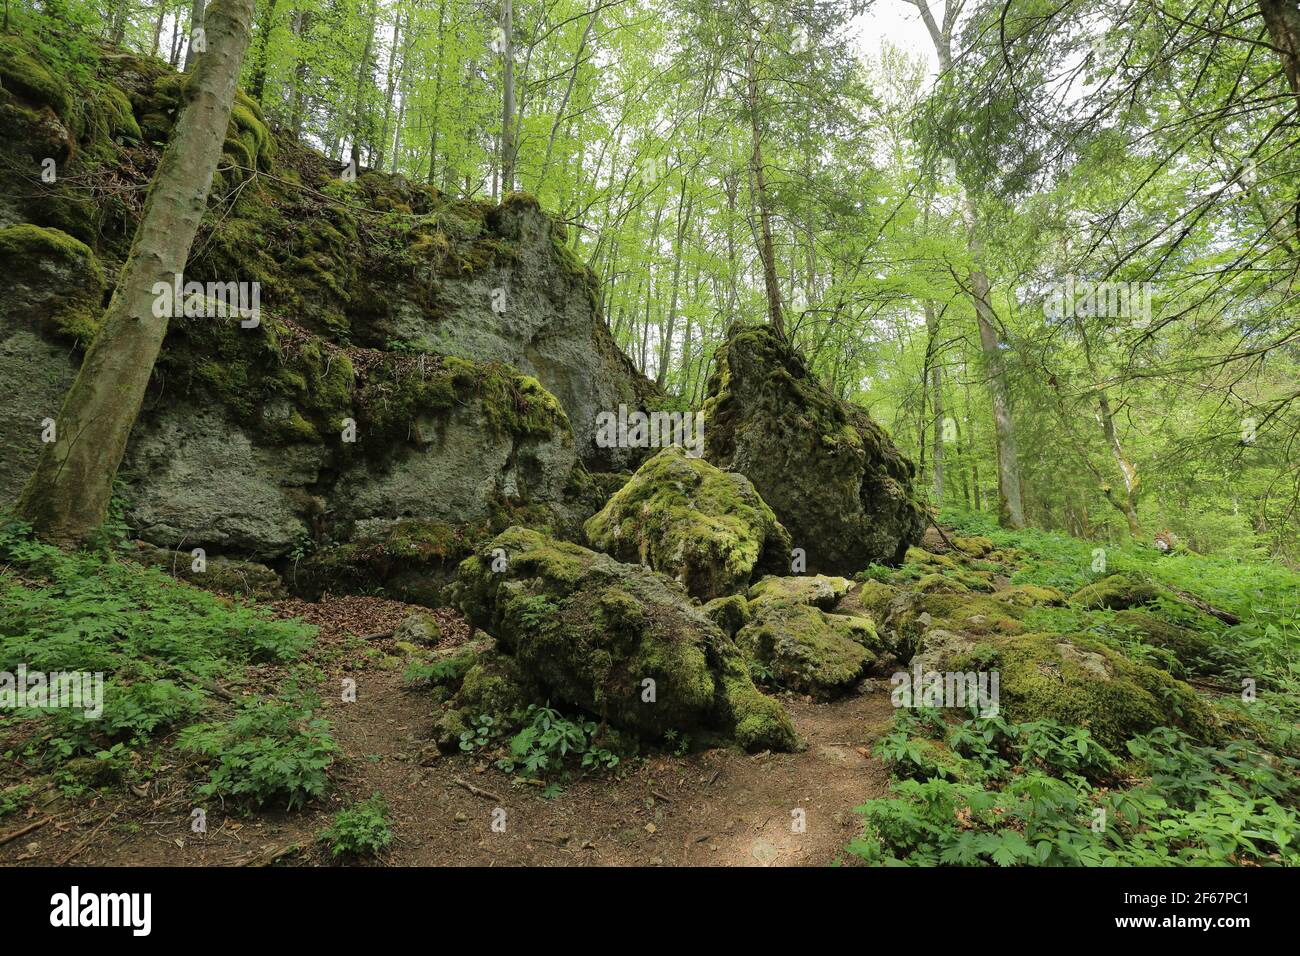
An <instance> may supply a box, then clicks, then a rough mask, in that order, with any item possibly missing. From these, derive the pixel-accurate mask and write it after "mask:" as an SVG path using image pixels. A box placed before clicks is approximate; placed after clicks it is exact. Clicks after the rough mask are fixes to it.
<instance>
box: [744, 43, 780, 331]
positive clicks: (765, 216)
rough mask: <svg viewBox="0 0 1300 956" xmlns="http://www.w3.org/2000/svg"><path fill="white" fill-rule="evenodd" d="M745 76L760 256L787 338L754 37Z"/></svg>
mask: <svg viewBox="0 0 1300 956" xmlns="http://www.w3.org/2000/svg"><path fill="white" fill-rule="evenodd" d="M745 78H746V81H747V84H748V89H749V122H750V134H751V136H752V138H753V157H752V162H753V165H754V200H755V202H756V203H757V205H758V221H759V230H760V233H761V240H760V248H759V257H760V258H761V259H762V260H763V287H764V289H765V290H766V292H767V315H768V319H769V321H771V323H772V328H774V329H775V330H776V334H777V335H779V336H781V338H785V315H784V312H783V311H782V309H781V285H780V283H779V281H778V280H777V277H776V253H775V252H774V251H773V248H772V219H771V216H770V215H769V213H768V208H767V180H766V178H765V176H764V174H763V137H762V128H761V126H760V124H759V119H758V76H757V74H756V67H755V63H754V44H753V42H752V41H751V42H750V44H749V46H748V48H747V50H746V56H745Z"/></svg>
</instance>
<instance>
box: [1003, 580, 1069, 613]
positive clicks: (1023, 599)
mask: <svg viewBox="0 0 1300 956" xmlns="http://www.w3.org/2000/svg"><path fill="white" fill-rule="evenodd" d="M993 597H994V599H995V600H998V601H1005V602H1006V603H1008V604H1014V605H1016V606H1017V607H1026V608H1028V607H1060V606H1061V605H1062V604H1064V603H1065V595H1064V594H1062V593H1061V592H1060V591H1058V590H1057V589H1056V588H1053V587H1045V586H1043V585H1039V584H1016V585H1012V586H1011V587H1009V588H1003V589H1002V590H1001V591H995V592H993Z"/></svg>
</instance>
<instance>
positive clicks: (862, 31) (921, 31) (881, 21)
mask: <svg viewBox="0 0 1300 956" xmlns="http://www.w3.org/2000/svg"><path fill="white" fill-rule="evenodd" d="M935 7H936V8H937V9H938V10H939V11H942V9H943V4H942V2H938V3H936V4H935ZM854 27H855V33H856V37H855V39H856V40H857V43H858V47H859V48H860V49H861V51H862V52H863V53H864V54H867V55H870V56H875V55H876V54H877V53H878V52H879V51H880V44H881V41H882V40H890V41H892V42H893V43H894V44H895V45H897V46H900V47H903V48H904V49H907V50H909V51H911V52H913V53H918V54H921V55H923V56H924V57H925V59H926V62H928V63H929V64H930V75H931V77H933V76H934V74H935V73H937V72H938V68H939V67H938V61H937V60H936V59H935V56H934V46H933V45H932V44H931V42H930V34H929V33H927V32H926V29H925V24H924V23H922V22H921V14H920V13H918V12H917V10H916V7H914V6H912V4H910V3H908V2H907V0H875V2H874V3H873V4H872V5H871V8H870V9H869V10H868V11H867V12H866V13H864V14H863V15H862V16H861V17H859V18H858V20H857V22H856V23H855V24H854Z"/></svg>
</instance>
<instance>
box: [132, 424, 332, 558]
mask: <svg viewBox="0 0 1300 956" xmlns="http://www.w3.org/2000/svg"><path fill="white" fill-rule="evenodd" d="M322 460H323V458H322V454H321V451H320V449H319V448H317V447H315V446H311V445H297V446H287V447H286V446H277V445H275V444H273V443H271V442H263V441H257V440H256V439H255V437H254V436H252V435H250V434H249V433H248V432H247V431H246V430H244V429H243V428H241V427H240V426H239V425H238V424H237V423H236V422H235V421H233V420H232V419H231V418H230V417H229V416H228V415H227V414H226V413H225V412H224V410H223V409H222V408H221V407H220V406H214V405H200V404H191V403H188V402H181V401H178V402H175V403H174V404H172V405H169V406H167V407H165V408H164V409H161V410H160V411H159V413H158V414H157V415H155V416H152V417H145V418H143V419H142V420H141V421H139V422H137V423H136V426H135V429H134V430H133V431H132V433H131V443H130V445H129V446H128V450H127V457H126V459H125V461H124V462H123V465H122V476H123V478H124V479H125V480H126V488H125V490H124V492H123V497H124V498H125V501H126V518H127V523H128V524H129V525H130V527H131V528H132V529H133V530H134V531H135V533H136V535H137V536H138V537H139V538H141V539H143V540H145V541H149V542H151V543H154V544H157V545H159V546H161V547H166V548H172V549H179V548H186V549H188V548H192V547H203V548H205V549H207V550H208V551H209V552H212V553H216V552H220V551H230V552H237V553H240V554H244V555H247V556H249V557H252V558H261V559H263V560H266V559H274V558H278V557H281V556H283V555H286V554H288V553H289V552H290V551H291V550H292V549H293V547H294V546H295V544H296V543H297V542H299V541H300V540H302V539H304V538H306V537H308V536H309V525H308V522H307V514H306V510H305V508H304V506H303V499H304V497H305V495H304V490H305V489H306V488H307V487H309V486H311V485H312V484H314V483H315V481H316V480H317V477H318V476H319V473H320V467H321V463H322Z"/></svg>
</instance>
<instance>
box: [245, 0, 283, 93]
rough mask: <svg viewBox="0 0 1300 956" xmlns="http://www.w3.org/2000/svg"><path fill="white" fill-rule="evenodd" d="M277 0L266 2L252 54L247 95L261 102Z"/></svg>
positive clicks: (264, 87) (277, 4)
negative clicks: (251, 71) (251, 73)
mask: <svg viewBox="0 0 1300 956" xmlns="http://www.w3.org/2000/svg"><path fill="white" fill-rule="evenodd" d="M277 6H279V0H267V4H266V15H265V16H264V17H263V18H262V23H261V28H260V29H259V30H258V31H257V46H256V47H255V48H254V52H253V81H252V83H251V84H250V85H249V89H248V95H249V96H251V97H252V98H253V99H255V100H257V102H258V104H259V105H260V104H261V102H262V91H263V90H265V89H266V57H267V52H266V50H267V47H268V45H269V44H270V38H271V31H272V30H274V29H275V8H276V7H277Z"/></svg>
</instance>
